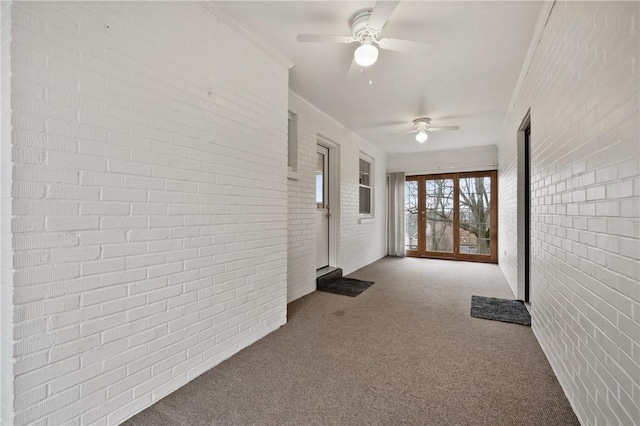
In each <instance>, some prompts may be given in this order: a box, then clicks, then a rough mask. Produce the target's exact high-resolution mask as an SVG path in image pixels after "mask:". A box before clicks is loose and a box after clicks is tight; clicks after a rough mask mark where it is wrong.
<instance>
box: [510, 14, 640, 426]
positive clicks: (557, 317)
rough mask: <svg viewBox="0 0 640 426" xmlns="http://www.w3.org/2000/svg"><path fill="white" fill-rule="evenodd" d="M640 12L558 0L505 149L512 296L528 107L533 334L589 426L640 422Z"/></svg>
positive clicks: (517, 104) (518, 101)
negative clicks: (521, 139) (520, 140)
mask: <svg viewBox="0 0 640 426" xmlns="http://www.w3.org/2000/svg"><path fill="white" fill-rule="evenodd" d="M639 8H640V3H638V2H626V3H614V2H556V4H555V6H554V7H553V10H552V12H551V15H550V17H549V20H548V22H547V23H546V27H544V30H543V31H542V35H541V38H540V42H539V45H538V46H537V50H536V52H535V55H534V56H533V60H532V62H531V65H530V67H529V68H527V69H525V70H524V71H525V72H526V77H525V78H524V80H523V84H522V88H521V90H520V91H519V93H518V94H517V96H515V98H514V105H513V109H512V111H511V113H510V115H509V117H508V124H507V127H506V133H505V137H504V141H503V143H502V144H501V145H500V146H499V164H500V168H499V194H500V204H499V220H500V224H499V228H500V242H499V244H500V247H501V252H502V250H505V251H506V253H505V254H504V255H502V256H501V260H500V266H501V268H502V270H503V272H504V274H505V276H506V277H507V279H508V281H509V284H510V285H511V286H512V288H513V290H514V292H515V290H516V286H517V279H518V278H517V262H516V256H517V252H518V231H517V199H518V197H519V196H521V195H522V194H521V193H518V191H517V185H518V182H517V149H516V135H517V131H518V128H519V126H520V123H521V120H522V118H523V117H524V116H525V114H526V112H527V110H528V109H529V108H531V126H532V135H531V151H532V152H531V158H532V159H531V166H532V170H531V191H532V200H531V208H532V235H531V238H532V243H531V245H532V256H531V305H530V310H531V313H532V322H533V331H534V332H535V334H536V336H537V338H538V340H539V342H540V344H541V346H542V348H543V350H544V352H545V353H546V355H547V357H548V359H549V361H550V363H551V365H552V366H553V368H554V370H555V372H556V374H557V376H558V379H559V381H560V383H561V385H562V386H563V388H564V390H565V393H566V394H567V396H568V398H569V400H570V401H571V404H572V405H573V407H574V409H575V411H576V414H577V415H578V417H579V419H580V421H581V422H582V423H583V424H625V425H628V424H634V423H637V422H638V421H640V407H639V404H640V286H639V284H638V282H639V280H640V266H639V265H640V219H639V217H640V211H639V209H640V207H639V206H640V179H639V178H640V171H639V170H640V140H639V139H640V138H639V133H640V117H639V112H638V111H639V92H638V86H639V83H638V81H639V64H640V62H639V59H640V54H639V52H640V37H639V36H638V22H639V18H640V13H639ZM545 20H546V17H544V19H543V21H541V22H545ZM534 42H535V40H534ZM523 368H526V365H523Z"/></svg>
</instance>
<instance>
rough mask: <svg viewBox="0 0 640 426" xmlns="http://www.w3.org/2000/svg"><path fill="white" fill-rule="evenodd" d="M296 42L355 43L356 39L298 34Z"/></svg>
mask: <svg viewBox="0 0 640 426" xmlns="http://www.w3.org/2000/svg"><path fill="white" fill-rule="evenodd" d="M296 40H298V41H299V42H301V43H353V42H354V41H355V38H353V37H352V36H343V35H332V34H298V35H297V36H296Z"/></svg>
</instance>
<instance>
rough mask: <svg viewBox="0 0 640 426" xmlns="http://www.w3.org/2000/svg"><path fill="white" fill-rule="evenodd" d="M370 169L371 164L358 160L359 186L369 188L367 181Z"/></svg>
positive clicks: (369, 184)
mask: <svg viewBox="0 0 640 426" xmlns="http://www.w3.org/2000/svg"><path fill="white" fill-rule="evenodd" d="M370 169H371V164H369V163H368V162H367V161H365V160H363V159H360V185H365V186H371V183H370V180H369V171H370Z"/></svg>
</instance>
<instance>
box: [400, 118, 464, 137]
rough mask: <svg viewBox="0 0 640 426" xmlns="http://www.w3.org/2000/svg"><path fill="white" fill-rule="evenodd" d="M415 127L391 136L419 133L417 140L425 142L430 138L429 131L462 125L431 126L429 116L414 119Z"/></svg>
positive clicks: (449, 128) (450, 128)
mask: <svg viewBox="0 0 640 426" xmlns="http://www.w3.org/2000/svg"><path fill="white" fill-rule="evenodd" d="M413 127H414V129H413V130H408V131H406V132H400V133H392V134H390V135H389V136H395V135H404V134H407V133H417V134H416V141H418V142H420V143H424V142H426V141H427V139H428V138H429V135H428V134H427V132H440V131H445V130H458V129H460V126H440V127H431V119H430V118H428V117H421V118H416V119H415V120H413Z"/></svg>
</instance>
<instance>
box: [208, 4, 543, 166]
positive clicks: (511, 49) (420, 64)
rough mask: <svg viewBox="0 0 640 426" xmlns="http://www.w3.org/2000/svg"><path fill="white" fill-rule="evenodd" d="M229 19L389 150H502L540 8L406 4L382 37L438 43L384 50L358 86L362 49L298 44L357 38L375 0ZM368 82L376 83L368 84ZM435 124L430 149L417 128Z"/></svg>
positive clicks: (272, 9)
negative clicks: (412, 50) (325, 37)
mask: <svg viewBox="0 0 640 426" xmlns="http://www.w3.org/2000/svg"><path fill="white" fill-rule="evenodd" d="M216 4H217V5H218V7H219V8H220V9H222V11H223V12H225V13H226V14H228V15H229V16H231V17H232V18H233V19H234V20H236V21H237V22H238V23H240V24H241V25H243V26H244V27H246V28H248V29H250V30H252V31H253V32H255V33H256V34H258V35H259V36H261V37H262V38H264V39H265V40H266V41H268V42H269V43H270V44H272V45H273V46H274V47H275V48H276V49H278V50H279V51H280V52H282V53H283V54H285V55H286V56H287V57H288V58H289V59H291V60H292V61H293V62H294V63H295V66H294V67H293V68H292V69H291V73H290V83H289V86H290V88H291V89H292V90H293V91H294V92H296V93H298V94H299V95H301V96H302V97H303V98H305V99H307V100H308V101H309V102H311V103H312V104H314V105H315V106H317V107H318V108H320V109H321V110H323V111H324V112H325V113H327V114H329V115H330V116H332V117H333V118H335V119H336V120H338V121H339V122H341V123H342V124H344V125H345V126H347V127H348V128H350V129H351V130H353V131H354V132H356V133H358V134H359V135H360V136H362V137H363V138H365V139H367V140H368V141H370V142H372V143H374V144H376V145H377V146H379V147H380V148H381V149H383V150H384V151H385V152H387V153H390V154H393V153H411V152H414V153H415V152H416V150H418V151H425V150H441V149H458V148H466V147H474V146H483V145H495V144H496V143H497V142H498V139H499V137H500V134H501V128H502V124H503V121H504V118H505V114H506V112H507V108H508V103H509V99H510V98H511V94H512V92H513V90H514V87H515V85H516V81H517V80H518V76H519V73H520V68H521V66H522V63H523V61H524V58H525V55H526V53H527V49H528V46H529V42H530V40H531V37H532V35H533V30H534V26H535V24H536V21H537V17H538V12H539V10H540V6H541V3H540V2H515V1H503V2H489V1H471V2H457V1H404V2H402V3H400V5H399V6H398V7H397V9H396V10H395V12H394V13H393V15H392V16H391V18H390V19H389V21H388V22H387V25H386V26H385V27H384V29H383V31H382V35H383V37H393V38H400V39H406V40H413V41H420V42H429V43H432V44H434V45H435V48H434V49H433V51H432V53H431V54H430V55H428V56H412V55H408V54H404V53H398V52H392V51H388V50H381V51H380V56H379V58H378V62H376V63H375V64H374V65H372V66H371V67H370V68H369V70H366V71H365V72H364V73H363V74H361V76H360V77H358V78H356V79H347V78H346V74H347V71H348V69H349V66H350V64H351V60H352V58H353V51H354V50H355V48H356V47H357V44H355V43H352V44H324V43H299V42H297V41H296V35H297V34H301V33H318V34H344V35H350V29H349V18H350V16H351V15H352V14H353V13H354V12H356V11H358V10H360V9H364V8H367V7H373V6H374V4H375V1H321V2H316V1H283V2H272V1H233V2H232V1H227V2H216ZM369 80H371V81H372V84H369ZM417 117H431V118H432V119H433V122H432V125H433V126H451V125H458V126H460V130H458V131H454V132H433V133H430V134H429V140H428V141H427V142H426V143H425V144H420V145H419V144H417V143H416V141H415V138H414V135H413V134H405V135H398V136H391V137H390V136H388V135H389V134H391V133H395V132H402V131H404V130H411V129H412V128H413V127H412V123H411V122H412V120H413V119H414V118H417Z"/></svg>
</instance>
